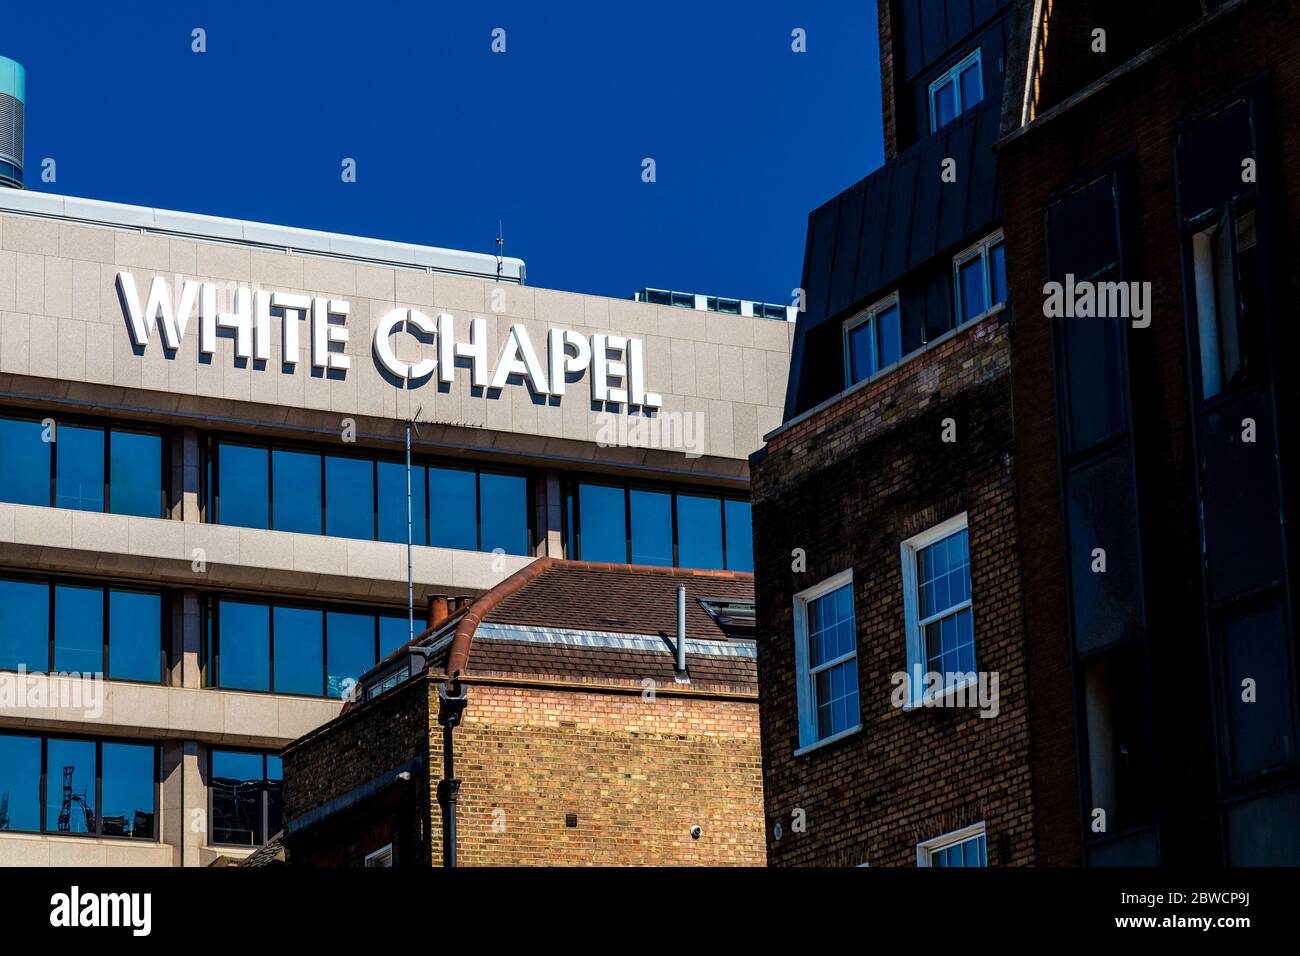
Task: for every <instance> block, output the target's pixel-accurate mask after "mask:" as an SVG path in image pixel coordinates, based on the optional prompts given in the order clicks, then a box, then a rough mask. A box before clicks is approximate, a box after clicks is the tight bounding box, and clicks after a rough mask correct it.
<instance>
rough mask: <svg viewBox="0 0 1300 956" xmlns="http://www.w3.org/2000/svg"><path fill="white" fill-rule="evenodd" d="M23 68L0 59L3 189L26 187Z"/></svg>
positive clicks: (0, 147) (0, 143)
mask: <svg viewBox="0 0 1300 956" xmlns="http://www.w3.org/2000/svg"><path fill="white" fill-rule="evenodd" d="M26 87H27V72H26V71H25V70H24V69H23V65H22V64H21V63H18V62H17V61H15V60H11V59H9V58H8V57H7V56H0V186H11V187H13V188H15V189H22V188H23V111H24V103H25V102H26V93H27V89H26Z"/></svg>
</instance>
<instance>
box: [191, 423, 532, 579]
mask: <svg viewBox="0 0 1300 956" xmlns="http://www.w3.org/2000/svg"><path fill="white" fill-rule="evenodd" d="M208 460H209V474H210V476H211V480H210V481H209V484H208V487H209V490H210V494H211V497H210V510H209V512H208V514H209V517H210V520H212V521H214V522H216V523H218V524H227V525H237V526H239V527H242V528H270V529H274V530H276V531H294V532H298V533H301V534H326V535H331V536H334V537H341V538H362V539H365V540H371V541H394V542H401V543H405V541H406V532H407V509H406V502H407V499H406V491H407V484H406V464H405V462H403V461H396V460H392V461H385V460H380V459H377V458H374V457H363V456H361V455H342V454H323V453H321V452H320V451H316V450H311V449H306V448H295V447H279V446H268V445H254V444H249V443H246V442H235V441H226V440H220V441H215V442H214V443H213V449H212V454H211V455H210V456H209V459H208ZM528 503H529V489H528V477H527V475H525V474H522V473H509V472H497V471H486V470H483V469H476V468H465V467H443V466H440V465H434V464H431V463H425V462H418V463H413V465H412V469H411V525H412V541H413V543H414V544H418V545H431V546H433V547H436V548H459V549H462V550H467V551H497V550H500V551H504V552H505V553H506V554H528V553H529V547H530V544H531V537H532V536H531V532H530V526H529V514H530V509H529V507H528Z"/></svg>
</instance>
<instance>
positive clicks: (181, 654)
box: [172, 588, 204, 688]
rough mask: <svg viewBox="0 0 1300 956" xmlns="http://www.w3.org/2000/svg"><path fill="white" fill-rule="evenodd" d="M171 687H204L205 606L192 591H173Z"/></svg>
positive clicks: (187, 589) (188, 589) (189, 589)
mask: <svg viewBox="0 0 1300 956" xmlns="http://www.w3.org/2000/svg"><path fill="white" fill-rule="evenodd" d="M173 593H174V595H175V596H174V597H173V599H172V661H173V663H172V686H173V687H191V688H199V687H202V686H203V670H202V668H203V625H204V620H203V606H202V604H201V602H200V601H199V592H198V591H195V590H193V589H192V588H186V589H185V590H183V591H176V592H173Z"/></svg>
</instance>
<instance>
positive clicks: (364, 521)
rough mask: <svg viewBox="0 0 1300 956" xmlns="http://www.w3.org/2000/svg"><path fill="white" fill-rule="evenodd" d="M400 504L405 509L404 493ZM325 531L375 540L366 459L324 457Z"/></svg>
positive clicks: (372, 479) (370, 477)
mask: <svg viewBox="0 0 1300 956" xmlns="http://www.w3.org/2000/svg"><path fill="white" fill-rule="evenodd" d="M402 505H403V511H405V505H406V497H405V495H403V496H402ZM325 533H326V534H330V535H334V536H335V537H338V538H362V539H363V540H366V541H373V540H374V538H375V476H374V466H373V465H372V464H371V463H370V462H369V461H366V460H364V459H361V458H339V457H335V456H333V455H330V456H329V457H327V458H326V459H325ZM402 540H403V541H405V540H406V535H405V534H403V535H402Z"/></svg>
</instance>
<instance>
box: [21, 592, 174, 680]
mask: <svg viewBox="0 0 1300 956" xmlns="http://www.w3.org/2000/svg"><path fill="white" fill-rule="evenodd" d="M163 614H164V602H163V596H162V593H161V592H159V591H149V590H136V589H127V588H117V587H104V586H101V585H90V584H80V583H72V582H52V581H48V580H34V579H23V578H0V670H18V669H19V668H23V669H25V670H27V671H29V672H32V673H36V672H41V673H49V672H59V673H80V674H104V675H105V676H107V677H110V678H112V679H114V680H132V681H152V682H154V683H157V682H158V681H161V680H162V671H163V655H164V652H165V649H164V647H163V633H164V630H165V629H164V627H163Z"/></svg>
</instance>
